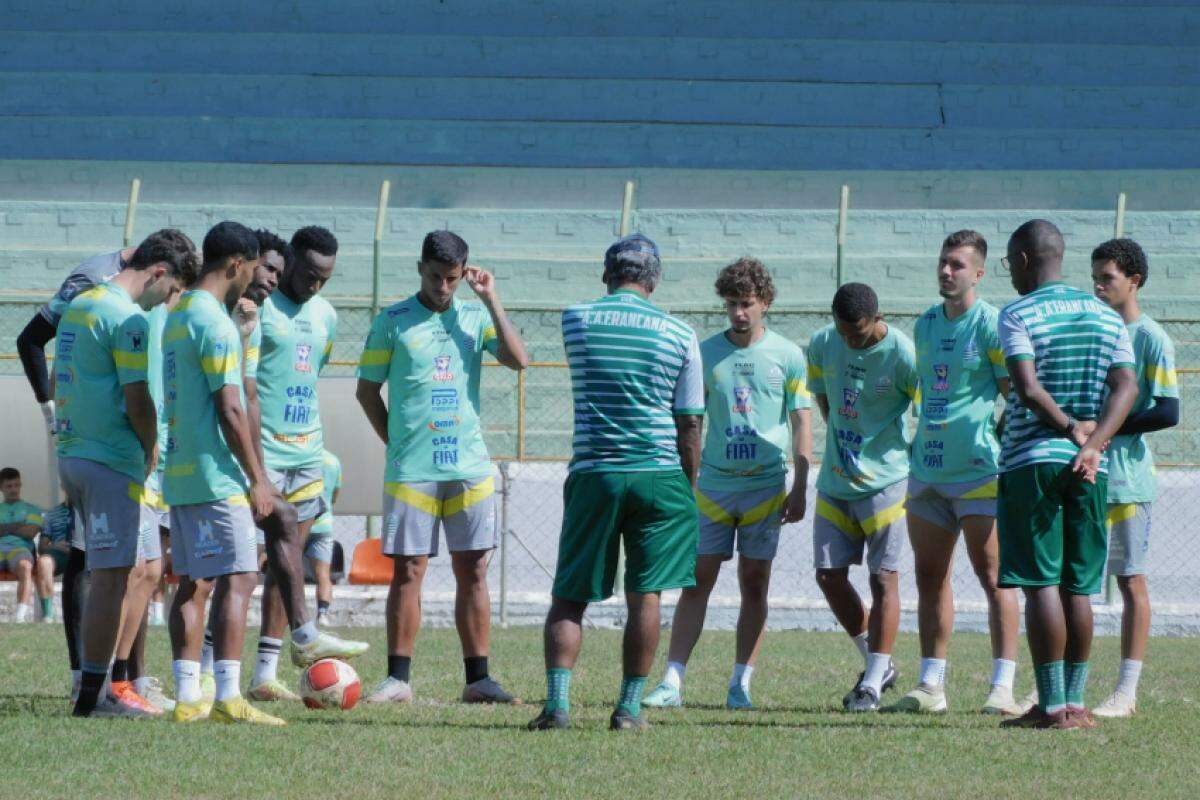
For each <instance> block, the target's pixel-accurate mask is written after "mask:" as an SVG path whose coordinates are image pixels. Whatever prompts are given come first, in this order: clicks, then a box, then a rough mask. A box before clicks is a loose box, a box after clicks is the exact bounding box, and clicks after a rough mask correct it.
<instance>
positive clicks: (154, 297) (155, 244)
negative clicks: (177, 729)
mask: <svg viewBox="0 0 1200 800" xmlns="http://www.w3.org/2000/svg"><path fill="white" fill-rule="evenodd" d="M195 270H196V254H195V248H194V246H193V245H192V242H191V240H190V239H188V238H187V237H186V236H184V235H183V234H182V233H180V232H179V231H176V230H169V229H168V230H163V231H159V232H158V233H156V234H154V235H153V236H151V237H149V238H148V239H147V240H146V241H144V242H142V244H141V245H139V246H138V248H137V250H136V251H135V252H134V253H133V255H132V256H131V258H130V260H129V264H128V266H127V267H126V268H125V269H123V270H122V271H121V272H119V273H118V274H117V275H116V276H114V277H113V278H112V280H110V281H108V282H107V283H102V284H100V285H99V286H97V287H95V288H93V289H89V290H88V291H86V292H83V293H82V294H79V295H77V296H76V297H75V299H74V300H72V301H71V304H70V305H69V306H67V309H66V311H65V313H64V314H63V317H62V321H61V322H60V323H59V326H58V336H57V351H56V356H55V364H54V372H55V375H54V382H55V406H56V408H57V414H58V420H57V430H58V459H59V463H58V470H59V476H60V478H61V480H62V483H63V487H64V488H65V489H66V491H67V500H68V502H69V503H70V504H71V506H72V507H73V508H74V509H75V510H76V512H77V513H78V514H79V518H80V519H81V520H82V522H83V527H84V538H85V541H86V545H87V567H88V570H89V571H90V572H91V577H90V581H91V590H90V591H89V592H88V596H87V601H86V605H85V607H84V611H83V620H82V628H81V629H82V635H83V658H82V662H81V667H82V676H81V686H80V691H79V697H78V699H77V700H76V702H75V711H74V713H75V715H76V716H81V717H87V716H92V715H94V714H97V715H106V716H107V715H121V716H146V715H153V714H158V713H161V712H160V711H159V710H158V709H156V708H154V707H153V706H151V705H150V704H149V703H146V702H145V700H143V699H142V698H141V697H140V696H138V695H137V693H136V692H135V691H133V688H132V686H125V685H121V686H118V685H114V686H113V687H112V691H113V694H112V697H111V698H110V699H111V700H112V701H113V702H106V703H104V704H102V705H100V706H98V705H97V702H98V700H99V695H100V691H101V689H102V687H103V685H104V681H105V675H106V673H107V672H108V667H109V659H111V658H112V657H113V654H114V648H115V646H116V645H117V639H118V634H119V633H120V631H121V628H122V606H123V605H124V607H125V619H126V625H125V627H126V632H128V630H130V629H136V627H137V624H138V621H139V620H141V618H142V617H143V616H144V615H145V612H146V606H145V599H146V598H145V597H144V596H143V597H141V598H140V603H141V604H140V607H137V604H138V602H139V597H138V595H137V593H136V592H133V593H131V592H127V588H128V583H129V575H130V571H131V570H132V569H133V567H134V566H135V565H136V564H138V563H139V562H140V561H141V562H146V561H149V562H152V561H155V560H157V559H159V558H160V556H161V553H160V552H159V540H158V526H157V515H155V514H154V512H153V510H152V508H151V507H150V506H149V505H148V503H147V496H146V480H147V476H149V475H150V474H151V473H152V472H154V470H155V467H156V465H157V461H158V455H159V448H158V430H157V424H158V423H157V415H156V413H155V409H154V400H153V398H152V397H151V396H150V391H149V388H148V386H147V381H148V374H147V373H148V368H149V360H148V350H149V346H150V341H149V339H150V336H149V326H148V322H147V319H146V315H145V314H144V313H143V312H145V311H148V310H150V309H152V308H154V307H155V306H156V305H158V304H159V303H162V302H165V301H166V300H167V298H169V297H170V296H171V295H172V294H173V293H174V292H175V291H177V290H178V288H179V286H180V285H181V284H186V283H188V282H189V281H190V280H191V279H192V277H193V275H194V274H195ZM118 655H120V654H118ZM126 657H127V651H126Z"/></svg>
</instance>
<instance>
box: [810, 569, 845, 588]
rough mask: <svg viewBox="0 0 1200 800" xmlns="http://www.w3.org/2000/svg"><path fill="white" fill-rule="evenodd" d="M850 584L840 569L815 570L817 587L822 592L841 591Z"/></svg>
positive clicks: (843, 571)
mask: <svg viewBox="0 0 1200 800" xmlns="http://www.w3.org/2000/svg"><path fill="white" fill-rule="evenodd" d="M849 583H850V578H849V576H848V575H847V574H846V572H845V570H840V569H818V570H817V586H818V587H819V588H820V590H821V591H823V592H830V591H835V590H837V589H843V588H845V587H846V586H847V584H849Z"/></svg>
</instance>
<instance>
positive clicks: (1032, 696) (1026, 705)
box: [1017, 688, 1038, 714]
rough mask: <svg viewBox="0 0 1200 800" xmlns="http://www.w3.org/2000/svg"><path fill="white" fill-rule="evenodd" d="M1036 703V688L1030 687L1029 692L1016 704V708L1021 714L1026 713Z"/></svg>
mask: <svg viewBox="0 0 1200 800" xmlns="http://www.w3.org/2000/svg"><path fill="white" fill-rule="evenodd" d="M1037 704H1038V691H1037V689H1036V688H1034V689H1030V690H1029V694H1027V695H1025V698H1024V699H1023V700H1022V701H1021V702H1020V703H1018V704H1017V709H1018V710H1019V711H1020V712H1021V713H1022V714H1028V713H1029V711H1030V709H1032V708H1033V707H1034V706H1036V705H1037Z"/></svg>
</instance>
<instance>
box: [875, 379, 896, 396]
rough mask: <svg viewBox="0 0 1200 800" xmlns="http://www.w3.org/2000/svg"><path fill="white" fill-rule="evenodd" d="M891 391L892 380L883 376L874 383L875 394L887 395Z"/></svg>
mask: <svg viewBox="0 0 1200 800" xmlns="http://www.w3.org/2000/svg"><path fill="white" fill-rule="evenodd" d="M891 390H892V379H891V378H889V377H888V376H886V375H884V376H883V377H881V378H880V379H879V380H877V381H875V394H887V393H888V392H890V391H891Z"/></svg>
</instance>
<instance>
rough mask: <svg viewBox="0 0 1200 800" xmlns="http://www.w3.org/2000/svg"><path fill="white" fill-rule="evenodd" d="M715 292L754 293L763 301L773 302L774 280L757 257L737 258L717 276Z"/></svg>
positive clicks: (721, 294)
mask: <svg viewBox="0 0 1200 800" xmlns="http://www.w3.org/2000/svg"><path fill="white" fill-rule="evenodd" d="M716 288H717V294H718V295H720V296H721V297H749V296H751V295H754V296H755V297H757V298H758V299H759V300H761V301H762V302H763V303H765V304H767V305H770V304H771V303H773V302H775V281H773V280H771V273H770V272H768V271H767V267H766V265H764V264H763V263H762V262H761V261H759V260H758V259H757V258H739V259H738V260H737V261H735V262H733V263H732V264H730V265H729V266H727V267H725V269H723V270H721V274H720V275H718V276H717V283H716Z"/></svg>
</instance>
